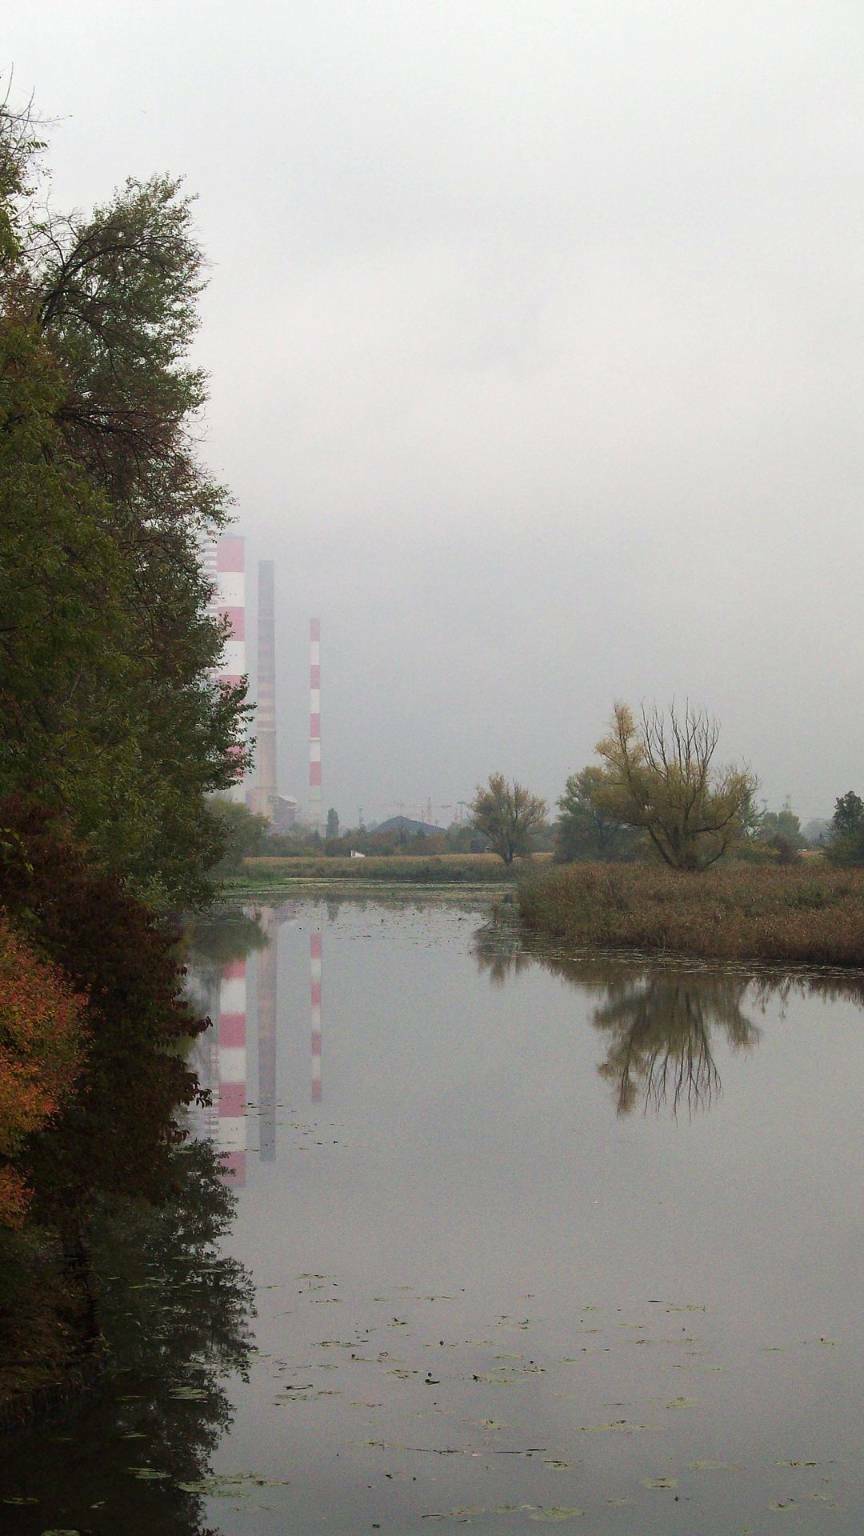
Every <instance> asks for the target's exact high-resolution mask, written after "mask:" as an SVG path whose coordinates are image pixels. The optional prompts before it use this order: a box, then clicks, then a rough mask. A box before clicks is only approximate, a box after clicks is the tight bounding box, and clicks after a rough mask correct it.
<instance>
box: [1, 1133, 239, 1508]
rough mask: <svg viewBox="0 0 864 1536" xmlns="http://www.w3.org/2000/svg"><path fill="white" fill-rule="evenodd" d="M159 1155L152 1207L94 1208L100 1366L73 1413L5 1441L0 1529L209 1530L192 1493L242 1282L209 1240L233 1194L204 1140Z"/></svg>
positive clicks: (224, 1410) (215, 1419) (217, 1411)
mask: <svg viewBox="0 0 864 1536" xmlns="http://www.w3.org/2000/svg"><path fill="white" fill-rule="evenodd" d="M172 1160H173V1172H174V1175H175V1188H174V1193H173V1195H172V1197H171V1199H170V1200H169V1201H168V1202H167V1203H166V1204H165V1205H163V1206H160V1207H154V1206H151V1205H148V1204H146V1203H144V1202H143V1201H134V1200H125V1199H124V1200H119V1199H115V1200H111V1201H106V1202H105V1203H104V1204H103V1205H102V1206H101V1208H100V1210H99V1212H98V1214H97V1217H96V1220H95V1222H94V1226H93V1233H92V1248H91V1261H92V1267H93V1280H94V1288H95V1291H96V1294H97V1296H98V1304H99V1320H100V1325H101V1330H102V1333H103V1335H104V1338H105V1343H106V1354H107V1360H108V1366H107V1370H106V1374H105V1376H104V1378H103V1380H102V1381H101V1383H100V1384H99V1385H98V1386H97V1388H96V1389H95V1391H94V1392H93V1394H92V1395H91V1397H90V1398H89V1399H88V1400H87V1401H86V1402H85V1403H84V1404H83V1405H79V1406H78V1409H77V1411H76V1412H75V1413H74V1416H72V1417H70V1418H69V1419H68V1420H62V1421H61V1420H58V1421H55V1423H53V1424H48V1425H47V1426H46V1425H44V1424H43V1425H40V1426H38V1427H37V1428H35V1429H34V1430H33V1431H27V1432H22V1433H18V1434H16V1435H14V1436H13V1437H11V1438H9V1439H8V1440H7V1441H6V1442H5V1443H4V1445H3V1449H2V1452H0V1530H2V1531H3V1532H4V1536H6V1533H8V1536H41V1533H42V1532H44V1531H49V1530H63V1531H73V1530H74V1531H76V1532H80V1533H81V1536H89V1533H98V1536H103V1533H105V1536H107V1533H109V1532H111V1533H115V1532H116V1533H118V1536H119V1533H121V1532H122V1533H123V1536H153V1533H155V1532H170V1533H172V1536H174V1533H176V1536H216V1533H215V1532H214V1531H213V1528H212V1527H209V1526H205V1525H204V1524H203V1523H202V1521H203V1509H204V1499H205V1497H206V1494H207V1492H208V1488H209V1483H208V1479H209V1476H210V1460H211V1456H212V1454H213V1452H214V1450H215V1448H216V1446H217V1445H218V1443H219V1441H220V1439H221V1438H222V1436H223V1434H224V1432H225V1430H226V1429H227V1427H228V1425H229V1424H230V1422H231V1418H232V1412H231V1407H230V1403H229V1399H228V1396H227V1394H226V1391H225V1387H224V1385H223V1384H222V1383H223V1380H224V1378H225V1377H226V1376H227V1375H229V1374H230V1373H237V1374H239V1375H241V1376H243V1375H245V1372H246V1366H247V1362H248V1358H249V1351H250V1348H251V1332H250V1318H251V1316H252V1298H253V1288H252V1282H251V1278H250V1276H249V1274H248V1272H247V1271H246V1270H245V1269H244V1268H243V1266H242V1265H241V1264H239V1263H237V1262H236V1261H235V1260H233V1259H230V1258H226V1257H224V1256H223V1255H222V1254H221V1253H220V1251H219V1239H220V1237H221V1236H222V1235H224V1233H225V1232H226V1231H227V1229H228V1228H229V1226H230V1224H231V1219H232V1214H233V1210H234V1204H235V1201H234V1196H233V1195H232V1193H231V1192H230V1190H228V1189H226V1187H225V1184H224V1181H223V1179H222V1177H221V1170H220V1167H219V1163H218V1160H217V1158H216V1157H215V1155H214V1152H213V1150H212V1148H211V1147H210V1146H209V1144H207V1143H205V1142H192V1143H189V1144H188V1145H185V1146H181V1147H178V1148H177V1149H176V1150H175V1152H174V1153H173V1154H172ZM243 1491H244V1490H243V1485H242V1482H241V1484H240V1485H239V1487H238V1492H239V1493H242V1492H243Z"/></svg>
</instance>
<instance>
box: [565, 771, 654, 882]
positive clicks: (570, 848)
mask: <svg viewBox="0 0 864 1536" xmlns="http://www.w3.org/2000/svg"><path fill="white" fill-rule="evenodd" d="M602 783H603V770H602V768H595V767H588V768H583V769H582V771H581V773H571V775H570V777H569V778H568V780H567V785H566V788H565V790H564V794H563V795H562V796H561V799H560V800H559V801H558V809H559V811H560V815H559V817H558V821H557V824H556V828H555V859H556V862H557V863H559V864H567V863H571V862H573V861H574V860H578V859H603V860H605V859H608V860H615V861H618V860H621V859H632V858H635V857H636V855H637V853H638V851H639V845H640V841H641V838H640V834H639V833H638V832H637V831H634V829H633V828H632V827H627V826H622V825H621V824H620V823H619V822H617V821H613V820H612V818H611V817H610V816H608V815H606V813H605V812H604V811H603V810H602V809H601V808H600V807H599V806H598V805H596V804H595V803H594V794H595V792H596V791H597V790H598V789H599V788H600V787H601V786H602Z"/></svg>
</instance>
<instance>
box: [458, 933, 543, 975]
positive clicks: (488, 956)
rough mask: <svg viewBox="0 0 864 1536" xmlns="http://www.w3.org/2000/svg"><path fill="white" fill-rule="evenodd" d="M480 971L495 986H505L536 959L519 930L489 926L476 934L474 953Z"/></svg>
mask: <svg viewBox="0 0 864 1536" xmlns="http://www.w3.org/2000/svg"><path fill="white" fill-rule="evenodd" d="M472 953H473V955H474V959H475V961H476V964H477V969H478V971H479V972H480V973H481V975H483V974H484V973H485V974H486V975H487V976H488V977H489V980H490V981H491V983H492V985H493V987H503V985H504V983H505V981H507V980H508V978H509V977H511V976H518V975H519V974H520V973H521V972H522V971H526V970H528V969H529V967H530V966H532V965H533V964H534V957H533V955H531V954H530V953H529V951H528V950H527V949H526V948H525V947H524V944H523V942H522V938H521V936H520V934H519V933H518V931H517V930H516V929H513V928H508V927H505V926H502V927H500V928H499V927H498V926H497V925H496V924H489V925H488V926H487V927H484V928H481V929H479V930H478V932H477V933H476V934H475V935H474V947H473V951H472Z"/></svg>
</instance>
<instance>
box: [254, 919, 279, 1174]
mask: <svg viewBox="0 0 864 1536" xmlns="http://www.w3.org/2000/svg"><path fill="white" fill-rule="evenodd" d="M261 927H262V928H263V930H264V934H265V937H266V939H267V943H266V944H265V946H264V948H263V949H259V951H258V1127H259V1136H260V1156H261V1161H262V1163H272V1162H273V1161H274V1160H275V1157H276V985H277V979H278V948H277V946H278V943H279V928H278V926H277V923H276V916H275V913H274V912H273V910H272V908H269V907H268V908H266V909H265V910H264V911H263V912H262V914H261Z"/></svg>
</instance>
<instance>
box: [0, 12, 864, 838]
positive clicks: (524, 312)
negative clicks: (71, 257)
mask: <svg viewBox="0 0 864 1536" xmlns="http://www.w3.org/2000/svg"><path fill="white" fill-rule="evenodd" d="M7 9H8V8H7ZM10 64H14V68H15V82H16V90H17V94H18V95H19V96H20V95H22V94H29V92H30V91H31V90H33V91H35V94H36V105H37V109H39V110H40V111H41V112H42V113H43V114H45V115H49V116H52V117H55V118H56V119H57V121H56V123H55V125H54V127H53V128H52V130H51V154H50V160H51V164H52V166H53V191H52V197H53V200H54V201H55V203H56V204H57V205H58V206H59V207H64V206H68V205H70V204H73V205H75V206H77V207H82V208H86V207H87V206H89V205H90V204H92V203H93V202H96V201H99V200H103V199H105V197H106V196H107V195H109V194H110V192H111V190H112V189H113V188H114V187H115V186H116V185H117V184H119V183H120V182H122V181H123V179H124V178H125V177H126V176H127V175H130V174H133V175H136V176H146V175H148V174H150V173H151V172H153V171H160V170H169V171H172V172H178V173H182V174H183V175H184V176H185V177H186V178H187V183H188V187H189V189H190V190H192V191H194V192H196V193H197V194H198V195H199V202H198V205H197V218H198V224H199V229H200V233H201V237H202V240H203V243H204V245H205V247H206V250H207V253H208V256H209V259H210V262H211V284H210V288H209V290H208V293H207V295H206V298H205V301H204V315H203V326H202V331H201V335H200V340H199V344H198V354H199V359H200V360H201V361H203V362H204V364H205V365H206V367H207V368H208V370H209V371H210V375H211V381H212V389H211V405H210V409H209V412H208V418H207V424H206V441H205V444H204V452H205V454H206V457H207V459H208V462H209V463H210V465H211V466H212V468H213V469H214V470H215V471H216V472H217V473H218V474H219V475H220V476H222V477H224V478H225V479H226V480H227V481H228V482H229V484H230V485H231V487H232V489H233V491H234V493H235V496H236V499H237V516H238V531H239V532H241V533H243V534H245V535H246V537H247V541H248V543H247V555H248V560H249V564H250V567H251V568H252V569H253V570H254V563H255V562H256V561H257V559H258V558H260V557H269V558H272V559H274V560H275V562H276V582H277V610H278V618H277V624H278V664H279V678H278V680H277V686H278V689H279V701H280V704H281V731H280V768H281V779H282V784H281V787H282V789H283V791H285V792H291V793H295V794H297V795H298V796H299V797H300V798H301V799H302V798H303V796H304V794H305V780H306V742H305V734H306V712H307V695H306V685H307V655H306V635H307V621H308V617H309V615H310V614H320V617H321V623H322V736H323V777H324V789H323V799H324V806H325V807H326V806H328V805H331V804H333V805H335V806H336V807H337V808H338V810H339V812H340V815H341V816H342V818H343V820H347V821H349V822H353V821H355V820H356V817H357V808H358V806H360V805H362V806H363V807H364V811H365V815H366V819H367V820H371V819H380V818H381V817H383V816H385V815H387V814H391V813H393V812H394V811H395V810H396V809H397V806H399V804H400V802H401V803H404V805H405V809H406V811H407V812H408V813H409V814H410V813H412V812H416V810H417V809H418V807H419V806H420V805H421V804H422V805H425V803H426V801H427V798H431V800H432V803H433V808H434V816H435V819H436V820H443V821H446V820H447V819H449V816H450V814H451V813H450V811H449V810H445V809H442V807H445V806H447V807H449V806H452V805H455V804H456V803H457V802H458V801H459V800H464V799H467V798H469V797H470V795H471V793H472V791H473V789H474V786H475V785H476V783H477V782H478V780H481V779H485V778H486V776H487V775H488V774H489V772H490V771H492V770H495V769H500V770H502V771H503V772H505V773H507V774H508V775H516V776H518V777H519V778H521V779H522V780H523V781H525V782H527V783H528V784H529V785H530V786H531V787H532V788H533V789H535V790H536V791H538V792H540V793H543V794H545V795H546V796H547V797H548V798H549V799H550V801H553V800H554V799H555V798H557V796H558V795H559V794H560V793H561V790H562V786H563V782H564V779H565V777H566V775H567V773H569V772H572V771H573V770H574V769H577V768H580V767H582V766H583V765H584V764H585V763H586V762H588V761H589V760H590V759H591V757H592V752H593V746H594V743H595V742H596V740H597V738H598V736H600V735H601V734H602V733H603V729H604V726H605V723H606V720H607V718H608V715H609V713H610V709H611V705H612V701H613V700H614V699H616V698H623V699H626V700H629V701H630V702H632V703H634V704H638V703H639V702H640V701H641V700H643V699H644V700H647V701H653V700H657V701H658V702H660V703H662V702H665V701H668V700H669V699H670V698H671V697H672V695H673V694H674V695H676V696H677V697H679V698H680V697H683V696H684V695H685V694H689V696H690V698H691V699H692V700H693V701H694V702H696V703H698V704H704V705H705V706H707V708H708V709H709V710H710V711H711V712H712V713H714V714H715V715H716V716H717V717H718V718H719V720H720V722H721V724H722V736H721V748H722V755H723V757H724V758H726V759H729V758H738V759H747V760H748V761H749V762H750V764H751V766H752V767H753V768H754V769H755V771H756V772H757V773H758V775H759V778H760V782H761V786H762V790H761V793H762V796H763V797H764V798H765V799H766V800H767V801H768V803H769V804H770V805H777V804H779V802H780V801H781V800H782V798H783V797H784V795H785V794H787V793H788V794H790V795H791V797H792V801H793V804H794V805H795V807H796V809H798V810H799V811H800V812H801V814H802V815H803V816H804V817H805V818H806V817H808V816H810V815H817V814H829V815H830V812H831V809H832V806H833V800H834V798H835V797H836V796H837V795H838V794H841V793H842V792H844V791H845V790H846V789H848V788H850V787H855V788H857V789H858V790H859V792H861V793H864V708H862V701H864V659H862V636H864V580H862V576H864V565H862V554H864V547H862V546H864V521H862V480H864V437H862V430H861V416H862V401H864V388H862V385H864V379H862V372H864V304H862V278H864V270H862V267H864V254H862V253H864V204H862V169H864V7H862V5H861V0H820V3H819V4H818V5H814V3H813V0H765V3H763V4H758V5H757V4H754V3H753V0H723V3H722V4H721V3H718V0H354V3H350V0H245V3H243V4H241V3H238V0H148V3H146V4H142V3H140V0H139V3H135V4H131V3H129V0H28V3H27V4H26V5H23V6H18V7H15V8H14V9H13V10H11V11H9V12H8V13H7V14H4V18H3V24H2V28H0V67H2V68H3V70H4V72H5V71H8V67H9V65H10ZM253 585H254V583H253Z"/></svg>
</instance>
